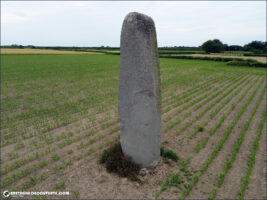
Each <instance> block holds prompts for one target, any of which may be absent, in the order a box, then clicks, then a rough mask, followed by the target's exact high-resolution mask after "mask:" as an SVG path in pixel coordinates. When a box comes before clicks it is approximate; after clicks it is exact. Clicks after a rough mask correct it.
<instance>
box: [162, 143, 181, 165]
mask: <svg viewBox="0 0 267 200" xmlns="http://www.w3.org/2000/svg"><path fill="white" fill-rule="evenodd" d="M160 155H161V156H162V157H164V158H169V159H171V160H174V161H177V160H178V159H179V157H178V156H177V154H176V153H175V152H173V151H172V150H170V149H166V148H165V147H163V146H162V147H160Z"/></svg>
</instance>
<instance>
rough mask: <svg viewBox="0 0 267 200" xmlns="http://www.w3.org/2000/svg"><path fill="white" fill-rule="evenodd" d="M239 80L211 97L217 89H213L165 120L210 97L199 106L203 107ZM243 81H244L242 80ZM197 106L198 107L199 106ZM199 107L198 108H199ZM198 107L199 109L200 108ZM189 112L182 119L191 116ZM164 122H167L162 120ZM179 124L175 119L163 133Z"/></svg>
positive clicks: (177, 119)
mask: <svg viewBox="0 0 267 200" xmlns="http://www.w3.org/2000/svg"><path fill="white" fill-rule="evenodd" d="M239 80H240V79H236V80H234V81H233V82H230V83H229V84H228V85H226V86H225V87H224V88H222V89H221V90H219V91H218V92H216V93H215V94H213V95H212V92H214V91H217V90H218V88H215V89H214V90H213V91H211V92H209V93H207V94H204V95H202V96H200V97H199V98H197V99H195V100H193V101H192V102H190V103H189V104H186V105H184V106H183V107H181V108H180V109H178V110H177V111H175V112H174V113H173V114H171V115H169V116H168V117H167V118H166V119H168V118H169V117H175V116H176V115H178V114H180V113H181V112H182V111H184V110H186V109H188V108H190V107H192V106H194V105H195V104H196V103H199V102H200V101H201V100H203V99H205V98H206V97H209V96H210V95H212V96H211V97H209V98H208V99H207V100H206V101H203V102H202V103H200V104H201V106H202V105H204V103H207V102H208V101H210V100H212V99H213V98H214V97H216V96H218V95H219V94H220V93H222V92H223V91H225V89H228V88H229V86H231V85H232V84H233V83H235V82H237V81H239ZM244 80H245V79H244ZM200 104H198V105H200ZM201 106H200V107H201ZM200 107H199V108H200ZM191 113H192V111H191V112H188V113H185V115H184V116H183V119H185V118H187V117H189V116H190V115H191ZM164 121H165V122H166V121H168V120H164ZM180 122H181V119H180V118H178V117H177V118H176V120H174V121H173V122H171V123H170V124H169V125H167V127H166V128H165V129H164V132H167V131H168V130H170V129H172V128H173V127H175V126H176V125H178V124H179V123H180Z"/></svg>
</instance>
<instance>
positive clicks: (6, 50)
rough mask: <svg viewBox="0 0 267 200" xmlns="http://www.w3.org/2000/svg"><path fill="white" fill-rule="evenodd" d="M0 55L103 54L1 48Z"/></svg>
mask: <svg viewBox="0 0 267 200" xmlns="http://www.w3.org/2000/svg"><path fill="white" fill-rule="evenodd" d="M1 54H103V53H101V52H82V51H64V50H50V49H9V48H1Z"/></svg>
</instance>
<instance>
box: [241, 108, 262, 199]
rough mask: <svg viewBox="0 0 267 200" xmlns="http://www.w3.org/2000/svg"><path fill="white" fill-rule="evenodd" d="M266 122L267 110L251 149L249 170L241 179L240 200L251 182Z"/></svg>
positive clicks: (248, 161)
mask: <svg viewBox="0 0 267 200" xmlns="http://www.w3.org/2000/svg"><path fill="white" fill-rule="evenodd" d="M265 122H266V109H265V111H264V113H263V116H262V118H261V121H260V123H259V126H258V129H257V135H256V137H255V139H254V141H253V146H252V148H251V149H250V153H249V154H248V160H247V170H246V173H245V176H244V177H243V178H241V186H240V187H239V188H238V196H237V198H238V199H244V192H245V190H246V188H247V186H248V183H249V180H250V174H251V172H252V169H253V166H254V164H255V156H256V152H257V150H258V147H259V141H260V138H261V135H262V130H263V127H264V123H265Z"/></svg>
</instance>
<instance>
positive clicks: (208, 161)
mask: <svg viewBox="0 0 267 200" xmlns="http://www.w3.org/2000/svg"><path fill="white" fill-rule="evenodd" d="M261 83H262V82H261ZM261 86H262V84H259V85H258V86H257V88H256V89H255V90H254V91H253V93H252V94H251V96H250V97H249V98H248V100H247V101H246V102H245V104H244V105H243V106H242V108H241V109H240V111H239V112H238V113H237V115H236V116H235V118H234V120H233V121H232V123H231V124H230V125H229V126H228V127H227V129H226V131H225V132H224V134H223V136H222V138H221V140H220V141H219V143H218V144H217V145H216V146H215V148H214V150H213V151H212V152H211V154H210V155H209V156H208V158H207V159H206V161H205V163H204V164H203V166H202V167H201V169H200V176H202V175H203V174H204V173H205V172H206V170H207V169H208V167H209V165H210V164H211V163H212V161H213V160H214V159H215V157H216V156H217V155H218V153H219V152H220V150H221V149H222V147H223V144H224V143H225V141H226V140H227V139H228V137H229V135H230V133H231V131H232V130H233V128H234V126H235V125H236V123H237V121H238V120H239V119H240V117H241V116H242V115H243V113H244V112H245V110H246V108H247V107H248V105H249V104H250V103H251V102H252V100H253V99H254V97H255V95H256V93H257V91H258V90H259V88H260V87H261ZM198 180H199V179H198ZM197 182H198V181H196V182H195V183H194V184H193V186H194V185H196V184H197ZM191 189H192V188H190V189H188V190H186V192H184V195H183V198H185V197H186V196H187V195H188V194H189V193H190V191H191ZM213 192H214V191H213Z"/></svg>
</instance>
